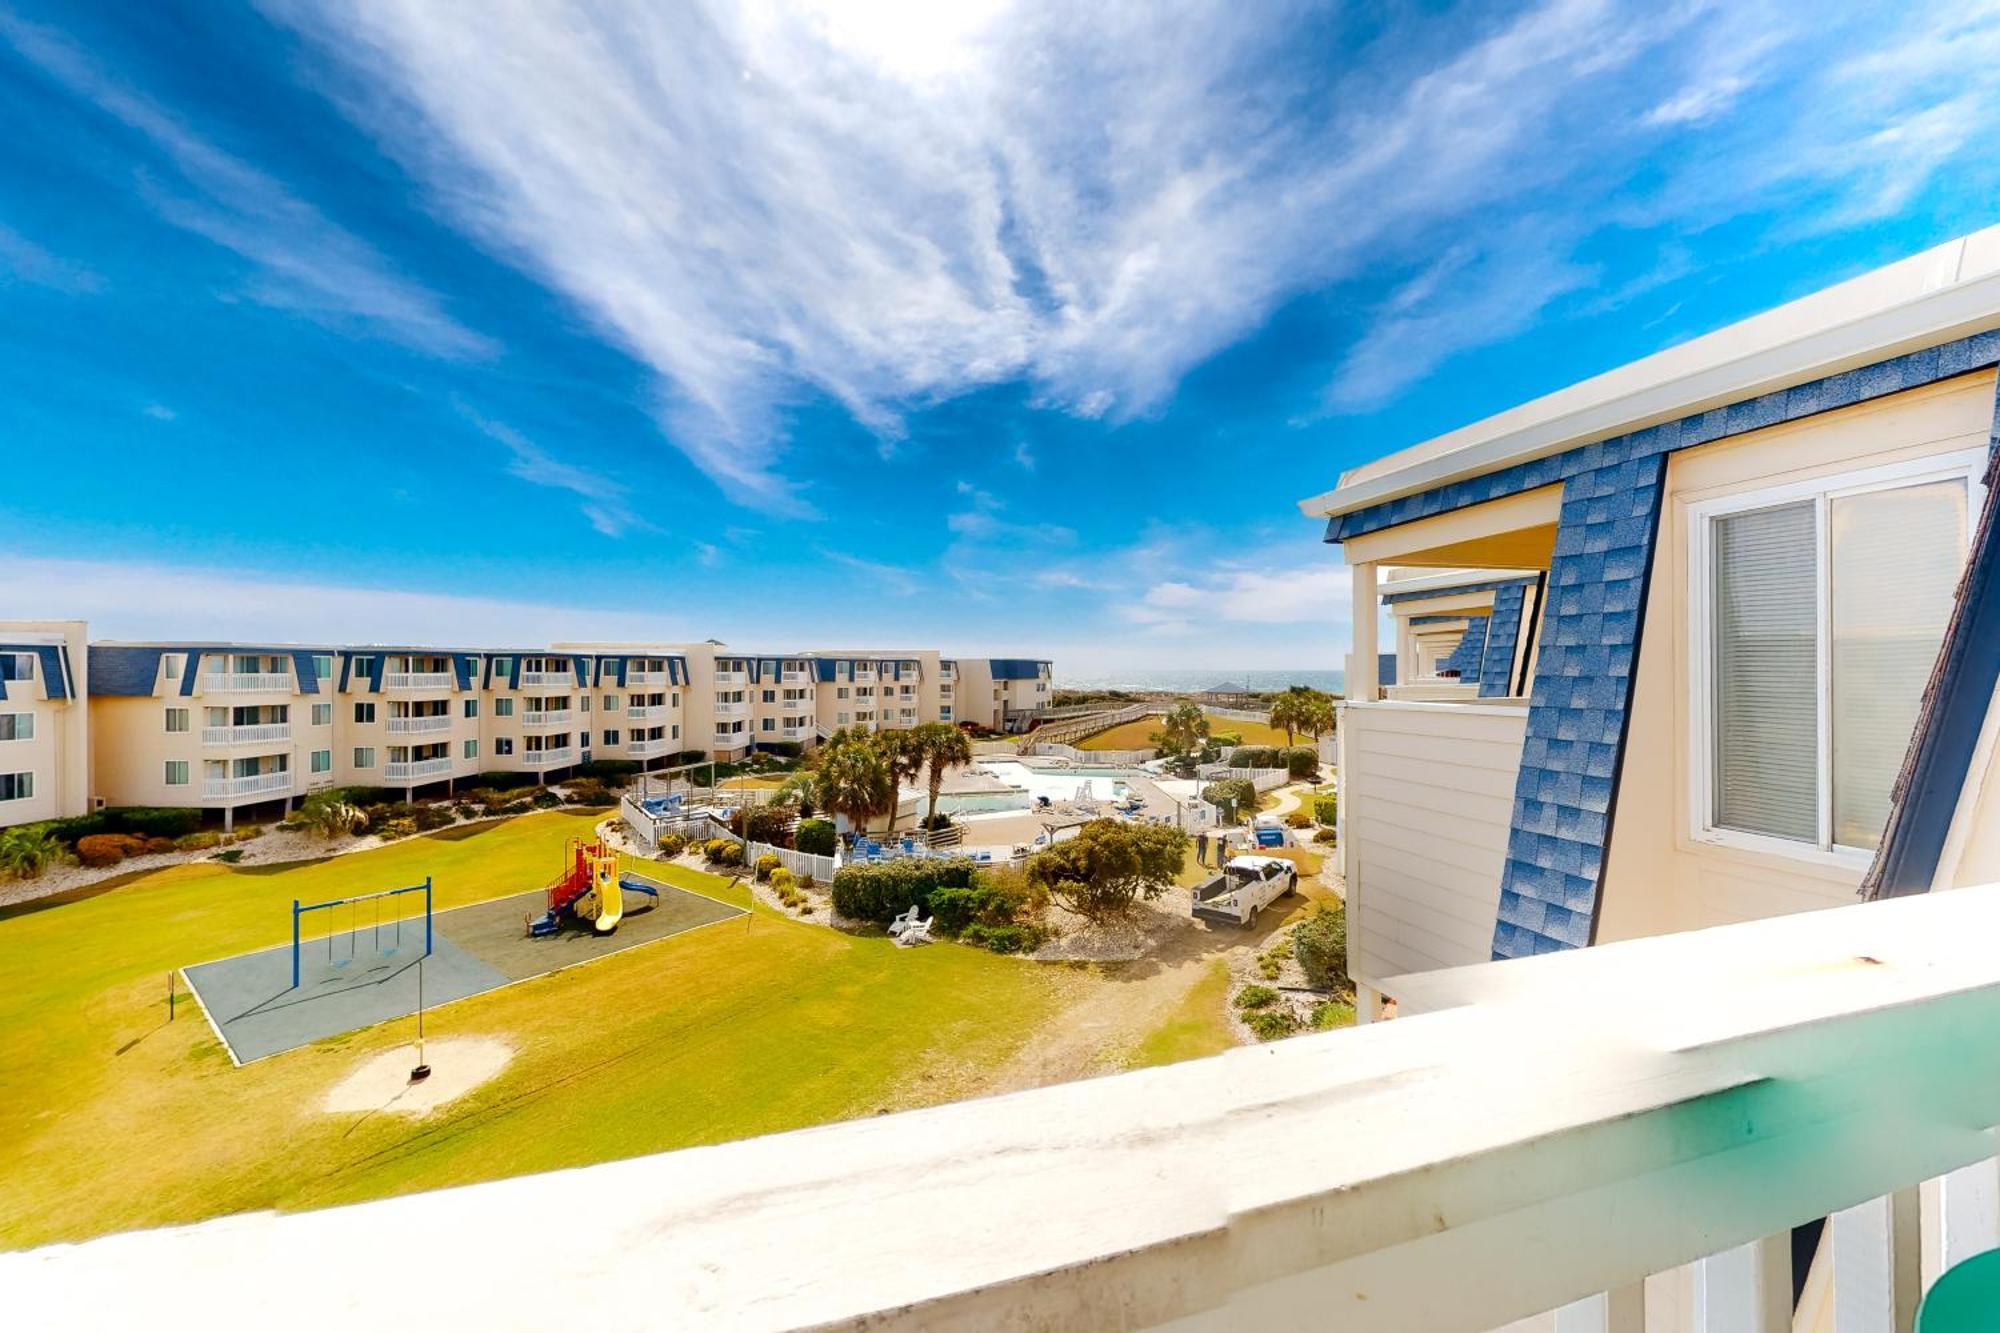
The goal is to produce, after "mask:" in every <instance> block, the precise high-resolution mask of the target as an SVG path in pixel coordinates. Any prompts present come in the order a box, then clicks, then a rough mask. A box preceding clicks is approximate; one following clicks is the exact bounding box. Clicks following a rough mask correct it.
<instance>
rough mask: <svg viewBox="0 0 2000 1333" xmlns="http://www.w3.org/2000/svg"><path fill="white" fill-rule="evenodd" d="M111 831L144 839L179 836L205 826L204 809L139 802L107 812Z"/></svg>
mask: <svg viewBox="0 0 2000 1333" xmlns="http://www.w3.org/2000/svg"><path fill="white" fill-rule="evenodd" d="M104 818H105V821H106V828H107V831H109V832H113V833H132V834H136V835H138V836H139V837H142V838H178V837H180V836H181V835H182V834H185V833H193V832H194V831H195V830H197V829H199V828H200V827H201V811H199V810H183V809H179V808H176V807H170V806H147V805H135V806H128V807H126V808H124V809H118V810H106V811H105V812H104Z"/></svg>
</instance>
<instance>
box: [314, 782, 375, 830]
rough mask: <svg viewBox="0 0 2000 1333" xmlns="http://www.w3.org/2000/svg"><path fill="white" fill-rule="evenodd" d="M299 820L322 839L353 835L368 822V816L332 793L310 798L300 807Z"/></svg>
mask: <svg viewBox="0 0 2000 1333" xmlns="http://www.w3.org/2000/svg"><path fill="white" fill-rule="evenodd" d="M299 819H300V821H301V822H303V823H304V824H305V826H306V827H307V828H309V829H312V830H313V831H314V832H316V833H318V834H319V835H320V836H321V837H322V838H337V837H339V836H340V835H341V834H343V833H353V832H355V831H356V830H358V829H359V828H361V827H362V825H364V824H366V823H367V822H368V816H367V815H364V814H362V813H361V811H360V810H359V809H357V808H356V807H354V806H352V805H349V804H348V803H347V802H346V801H343V800H341V799H340V797H338V796H336V795H335V794H333V793H332V792H321V793H320V794H319V795H317V796H308V797H307V798H306V802H305V804H304V805H302V806H300V807H299Z"/></svg>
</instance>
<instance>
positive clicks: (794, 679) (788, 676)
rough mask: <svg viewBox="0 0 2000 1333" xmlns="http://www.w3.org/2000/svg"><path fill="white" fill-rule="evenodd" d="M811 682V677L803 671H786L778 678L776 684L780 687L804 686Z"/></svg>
mask: <svg viewBox="0 0 2000 1333" xmlns="http://www.w3.org/2000/svg"><path fill="white" fill-rule="evenodd" d="M811 680H812V677H811V676H809V675H807V674H806V673H805V672H803V671H786V672H782V673H780V674H779V676H778V683H779V684H781V685H805V684H807V683H809V682H810V681H811Z"/></svg>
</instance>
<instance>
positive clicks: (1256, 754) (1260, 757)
mask: <svg viewBox="0 0 2000 1333" xmlns="http://www.w3.org/2000/svg"><path fill="white" fill-rule="evenodd" d="M1282 749H1283V747H1281V746H1275V745H1244V746H1240V747H1238V749H1237V751H1236V753H1235V754H1233V755H1231V756H1229V762H1230V764H1231V766H1232V767H1235V768H1283V767H1284V764H1283V763H1282V762H1281V761H1280V760H1279V758H1278V755H1279V754H1280V753H1281V752H1282Z"/></svg>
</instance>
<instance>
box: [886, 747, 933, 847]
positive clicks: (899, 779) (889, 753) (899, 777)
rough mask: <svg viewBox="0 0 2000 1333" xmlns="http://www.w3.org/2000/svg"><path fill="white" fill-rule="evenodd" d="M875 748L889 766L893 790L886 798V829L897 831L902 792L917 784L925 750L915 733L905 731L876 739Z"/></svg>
mask: <svg viewBox="0 0 2000 1333" xmlns="http://www.w3.org/2000/svg"><path fill="white" fill-rule="evenodd" d="M875 744H876V747H877V748H878V749H879V750H880V751H881V752H882V758H883V759H884V761H886V762H887V763H888V765H889V777H890V781H891V783H892V784H893V786H894V788H895V790H894V791H893V793H892V794H891V795H890V797H889V810H888V814H889V829H888V831H889V832H890V833H894V832H895V831H896V811H897V808H898V807H899V806H900V805H901V804H902V795H903V788H904V787H905V786H907V785H909V784H910V783H912V782H915V781H916V780H917V775H918V774H919V773H921V772H923V771H924V762H925V747H924V742H923V740H922V739H921V738H920V737H919V736H918V735H917V729H916V728H911V729H910V730H908V731H884V732H880V733H878V734H877V735H876V737H875Z"/></svg>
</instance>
